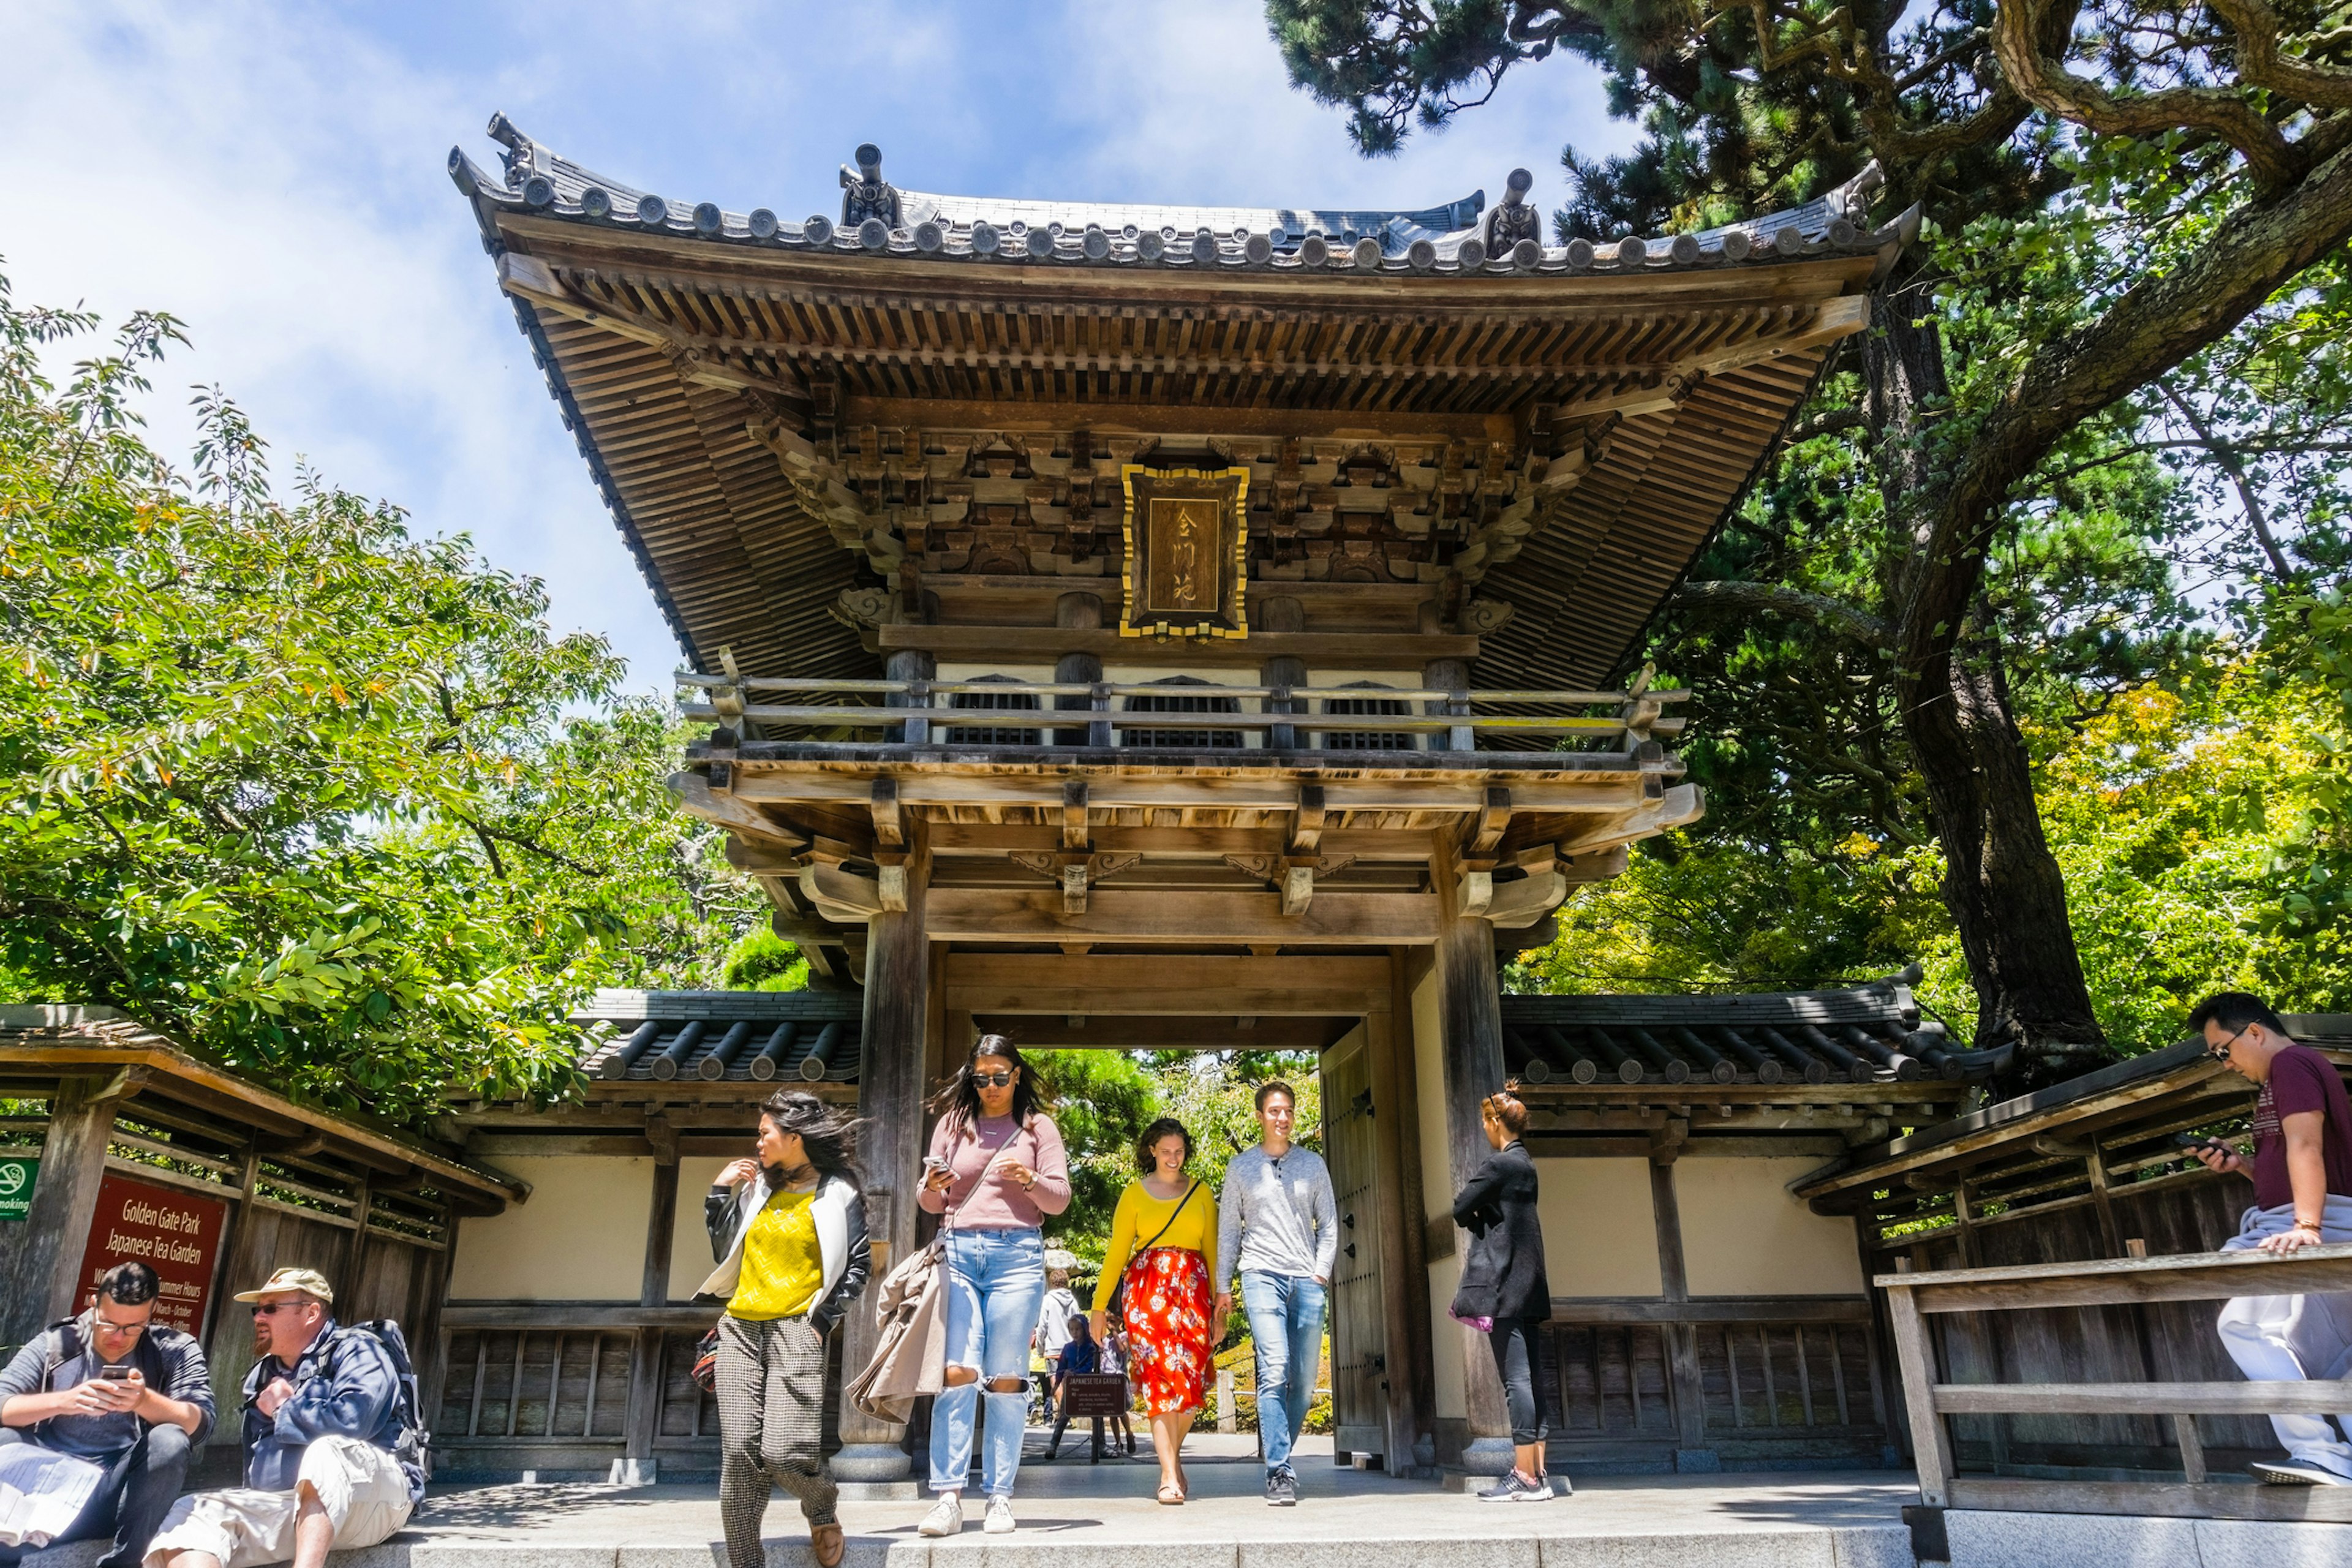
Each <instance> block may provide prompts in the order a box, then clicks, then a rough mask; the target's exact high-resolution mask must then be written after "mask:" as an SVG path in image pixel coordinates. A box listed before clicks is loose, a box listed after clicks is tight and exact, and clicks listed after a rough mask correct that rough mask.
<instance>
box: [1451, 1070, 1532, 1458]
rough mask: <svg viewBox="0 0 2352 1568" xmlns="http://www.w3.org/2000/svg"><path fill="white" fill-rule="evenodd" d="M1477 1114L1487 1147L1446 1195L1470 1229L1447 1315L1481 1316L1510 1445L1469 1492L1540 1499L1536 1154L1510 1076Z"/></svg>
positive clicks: (1477, 1318)
mask: <svg viewBox="0 0 2352 1568" xmlns="http://www.w3.org/2000/svg"><path fill="white" fill-rule="evenodd" d="M1478 1120H1479V1124H1480V1126H1481V1127H1482V1128H1483V1129H1484V1130H1485V1131H1486V1144H1487V1147H1489V1148H1491V1149H1492V1150H1494V1152H1493V1153H1492V1154H1489V1155H1488V1156H1487V1157H1486V1162H1485V1163H1482V1164H1481V1165H1480V1166H1479V1167H1478V1169H1477V1170H1476V1171H1475V1172H1474V1173H1472V1174H1471V1177H1470V1180H1469V1182H1468V1184H1465V1186H1464V1187H1463V1189H1462V1191H1461V1192H1460V1193H1458V1194H1455V1195H1454V1223H1455V1224H1456V1225H1459V1226H1462V1227H1463V1228H1464V1229H1465V1230H1467V1231H1468V1232H1469V1233H1470V1247H1469V1253H1468V1256H1467V1257H1465V1258H1464V1259H1463V1262H1462V1288H1461V1289H1460V1290H1458V1291H1457V1292H1455V1294H1454V1318H1455V1319H1457V1320H1459V1321H1463V1322H1466V1323H1474V1324H1475V1323H1480V1322H1483V1323H1484V1324H1485V1326H1486V1348H1487V1349H1488V1351H1489V1352H1492V1353H1493V1355H1494V1358H1495V1371H1496V1374H1497V1375H1498V1376H1500V1378H1501V1379H1502V1384H1503V1396H1504V1401H1505V1404H1506V1405H1507V1406H1508V1408H1509V1410H1510V1416H1511V1443H1512V1446H1513V1447H1515V1448H1516V1449H1517V1454H1516V1456H1515V1457H1514V1458H1515V1464H1514V1468H1513V1469H1512V1472H1511V1473H1510V1474H1509V1475H1507V1476H1505V1477H1504V1478H1503V1479H1501V1480H1500V1481H1499V1482H1497V1483H1496V1485H1495V1486H1494V1487H1492V1488H1490V1489H1487V1490H1486V1491H1483V1492H1480V1493H1479V1494H1478V1495H1479V1496H1480V1497H1481V1498H1483V1499H1485V1500H1486V1501H1488V1502H1543V1501H1547V1500H1549V1499H1550V1498H1551V1496H1552V1489H1551V1480H1550V1478H1549V1476H1548V1475H1547V1474H1546V1473H1545V1468H1544V1439H1545V1437H1546V1436H1548V1435H1549V1429H1550V1428H1549V1423H1548V1422H1547V1421H1546V1420H1545V1419H1544V1412H1545V1410H1546V1409H1547V1408H1548V1406H1547V1405H1546V1404H1545V1402H1544V1400H1543V1398H1542V1397H1541V1391H1540V1390H1539V1389H1538V1386H1537V1384H1538V1382H1539V1381H1540V1379H1541V1377H1542V1372H1543V1362H1542V1358H1541V1357H1540V1356H1539V1355H1538V1353H1537V1350H1536V1335H1537V1333H1538V1331H1540V1330H1541V1328H1542V1326H1543V1324H1544V1322H1545V1321H1547V1320H1549V1318H1550V1316H1551V1282H1550V1280H1549V1279H1547V1278H1546V1276H1545V1273H1544V1244H1543V1226H1542V1225H1541V1223H1540V1222H1539V1221H1538V1219H1537V1217H1536V1163H1535V1161H1534V1160H1533V1159H1532V1158H1531V1157H1529V1155H1528V1146H1527V1145H1526V1144H1525V1143H1523V1142H1520V1141H1519V1140H1520V1135H1521V1134H1523V1133H1524V1132H1526V1131H1527V1128H1528V1108H1527V1104H1526V1102H1525V1101H1523V1100H1520V1099H1519V1096H1518V1088H1517V1085H1516V1084H1507V1085H1505V1086H1504V1087H1503V1088H1502V1089H1500V1090H1499V1091H1497V1092H1496V1093H1494V1094H1490V1095H1488V1096H1487V1097H1486V1099H1485V1100H1482V1101H1481V1102H1480V1103H1479V1107H1478Z"/></svg>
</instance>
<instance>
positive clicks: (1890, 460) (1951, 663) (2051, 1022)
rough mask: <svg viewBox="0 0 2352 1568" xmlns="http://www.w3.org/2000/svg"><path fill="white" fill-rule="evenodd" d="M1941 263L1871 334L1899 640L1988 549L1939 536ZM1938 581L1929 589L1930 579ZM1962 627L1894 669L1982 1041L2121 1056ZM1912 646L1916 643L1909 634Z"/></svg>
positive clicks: (1977, 569) (2036, 1069)
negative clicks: (1935, 535) (1967, 547)
mask: <svg viewBox="0 0 2352 1568" xmlns="http://www.w3.org/2000/svg"><path fill="white" fill-rule="evenodd" d="M1934 287H1935V279H1934V278H1933V277H1932V276H1930V275H1928V274H1927V273H1926V272H1925V271H1924V270H1923V269H1921V268H1916V267H1914V268H1909V269H1907V270H1906V272H1904V273H1902V274H1899V275H1898V276H1897V277H1896V278H1895V279H1894V280H1892V281H1891V282H1890V283H1889V285H1888V287H1887V288H1886V289H1885V290H1884V291H1883V292H1882V293H1881V294H1880V295H1879V297H1878V300H1877V302H1876V304H1875V305H1874V321H1873V322H1872V327H1873V330H1872V331H1870V332H1869V333H1868V334H1866V335H1865V337H1864V339H1863V341H1862V358H1863V374H1864V381H1865V382H1866V384H1867V385H1868V388H1869V398H1870V403H1869V421H1870V428H1871V433H1872V436H1873V437H1874V441H1873V457H1874V465H1875V468H1876V469H1877V474H1878V479H1879V484H1880V487H1881V489H1882V490H1883V491H1884V492H1885V504H1886V514H1887V527H1888V531H1889V534H1890V538H1889V540H1888V550H1887V552H1886V555H1885V562H1886V564H1885V568H1884V575H1883V578H1882V581H1881V583H1880V591H1881V593H1882V595H1884V598H1883V601H1882V602H1883V603H1884V604H1885V608H1886V618H1887V620H1888V621H1889V622H1890V623H1891V624H1893V625H1894V626H1895V638H1894V640H1895V644H1896V646H1897V647H1903V646H1906V644H1911V642H1912V639H1911V637H1909V636H1906V633H1912V632H1915V631H1916V628H1914V627H1909V626H1904V625H1903V624H1902V622H1903V619H1904V617H1906V616H1908V615H1911V614H1914V613H1916V612H1915V610H1914V606H1916V605H1919V604H1920V603H1921V602H1922V601H1923V600H1927V601H1931V602H1932V601H1935V600H1937V599H1942V600H1944V601H1945V602H1948V601H1949V597H1950V592H1949V591H1950V589H1951V588H1952V587H1954V586H1955V585H1956V584H1952V583H1950V582H1949V581H1945V582H1941V583H1936V582H1935V580H1936V579H1937V578H1945V577H1948V575H1949V574H1960V575H1962V576H1964V577H1966V578H1968V579H1970V581H1969V584H1968V589H1969V591H1968V593H1967V594H1966V595H1965V596H1964V597H1963V599H1962V602H1963V603H1967V602H1969V601H1971V600H1973V599H1975V598H1976V587H1977V584H1976V582H1975V581H1974V579H1978V578H1980V577H1981V576H1982V574H1983V570H1984V562H1983V557H1982V556H1980V555H1969V556H1964V557H1960V558H1958V559H1954V558H1951V557H1949V556H1945V557H1942V558H1938V557H1937V553H1936V552H1935V551H1934V550H1933V549H1932V548H1931V547H1930V543H1929V539H1930V531H1931V530H1932V528H1933V523H1934V518H1935V515H1936V507H1937V501H1938V500H1940V499H1941V495H1940V491H1941V488H1942V486H1941V482H1940V481H1941V479H1942V476H1941V475H1939V474H1938V472H1937V466H1938V464H1937V442H1936V439H1935V432H1934V430H1933V428H1932V426H1933V423H1934V421H1935V420H1936V419H1937V417H1938V416H1940V414H1941V412H1942V411H1943V410H1944V409H1945V408H1947V407H1948V404H1949V390H1950V389H1949V384H1948V382H1947V380H1946V378H1945V374H1944V346H1943V339H1942V334H1941V333H1940V332H1939V331H1937V327H1936V320H1935V315H1934V312H1933V310H1932V309H1931V306H1932V300H1931V299H1930V296H1931V294H1932V292H1933V289H1934ZM1931 583H1932V584H1934V585H1935V586H1936V587H1937V589H1939V590H1941V592H1937V593H1924V592H1923V591H1922V590H1923V589H1925V588H1927V587H1928V586H1929V585H1930V584H1931ZM1962 632H1963V628H1961V627H1958V626H1953V627H1949V628H1947V629H1943V630H1941V631H1940V633H1939V635H1937V636H1936V637H1932V638H1930V639H1928V640H1929V641H1930V642H1931V644H1932V646H1933V647H1935V648H1936V649H1937V652H1935V653H1934V654H1933V655H1932V656H1931V657H1929V658H1927V659H1925V660H1922V661H1921V662H1920V663H1919V664H1918V665H1917V666H1916V668H1908V669H1905V670H1901V671H1899V672H1898V680H1897V689H1898V691H1899V693H1900V700H1901V707H1902V722H1903V730H1904V736H1905V739H1906V741H1907V742H1909V744H1910V747H1911V752H1912V758H1913V761H1914V763H1915V764H1916V766H1917V767H1918V769H1919V773H1920V776H1921V778H1922V779H1923V780H1924V781H1925V782H1926V784H1927V809H1928V816H1929V817H1930V819H1931V826H1933V827H1934V829H1935V832H1936V837H1937V840H1938V841H1939V842H1940V844H1941V845H1942V847H1943V851H1944V865H1945V870H1944V879H1943V894H1944V902H1945V904H1946V906H1947V907H1948V909H1949V910H1951V913H1952V921H1953V924H1954V925H1955V926H1957V927H1958V931H1959V935H1960V951H1961V952H1962V953H1963V954H1965V955H1966V957H1967V959H1968V963H1969V980H1970V982H1971V983H1972V984H1974V985H1975V987H1976V993H1977V1030H1976V1042H1975V1043H1976V1044H1977V1046H1978V1047H1994V1046H2000V1045H2004V1044H2006V1043H2008V1042H2010V1041H2011V1040H2014V1041H2016V1042H2017V1044H2018V1047H2019V1051H2020V1054H2021V1058H2023V1059H2022V1061H2021V1064H2020V1069H2019V1074H2018V1077H2019V1079H2021V1081H2023V1082H2024V1083H2026V1084H2027V1085H2029V1086H2031V1085H2034V1084H2041V1083H2047V1082H2052V1081H2054V1080H2055V1079H2060V1078H2064V1077H2068V1076H2071V1075H2073V1074H2074V1073H2077V1072H2082V1071H2084V1070H2086V1069H2087V1068H2093V1067H2096V1066H2098V1065H2100V1064H2101V1063H2102V1062H2105V1061H2106V1060H2108V1059H2111V1056H2112V1053H2110V1052H2109V1051H2108V1050H2107V1048H2106V1044H2105V1035H2104V1034H2103V1033H2102V1032H2101V1031H2100V1028H2099V1021H2098V1018H2097V1016H2096V1015H2095V1013H2094V1012H2093V1010H2092V1007H2091V994H2090V988H2089V987H2088V985H2086V984H2084V979H2083V965H2082V960H2081V959H2080V958H2079V957H2078V956H2077V955H2076V953H2075V952H2074V928H2073V927H2072V926H2071V925H2070V924H2069V923H2068V921H2067V918H2066V882H2065V879H2064V877H2063V875H2062V874H2061V873H2060V871H2059V869H2058V862H2057V860H2056V858H2054V857H2053V856H2052V854H2051V853H2050V845H2049V842H2048V840H2047V839H2045V838H2044V837H2042V815H2041V810H2040V807H2039V805H2038V804H2037V803H2036V801H2035V799H2034V795H2033V773H2032V765H2031V763H2030V762H2029V761H2028V759H2027V757H2026V753H2025V742H2024V738H2023V737H2022V736H2021V735H2020V734H2019V732H2018V729H2017V723H2016V721H2015V719H2014V718H2013V717H2012V715H2011V707H2010V694H2009V681H2008V679H2007V675H2006V673H2005V671H2004V670H2003V668H2002V667H2001V661H2000V648H1999V647H1997V646H1996V645H1995V644H1994V643H1993V642H1992V640H1991V639H1990V637H1983V636H1981V635H1979V636H1977V637H1972V638H1971V639H1970V640H1969V642H1968V643H1967V645H1966V646H1965V647H1961V636H1962ZM1913 646H1916V644H1914V645H1913Z"/></svg>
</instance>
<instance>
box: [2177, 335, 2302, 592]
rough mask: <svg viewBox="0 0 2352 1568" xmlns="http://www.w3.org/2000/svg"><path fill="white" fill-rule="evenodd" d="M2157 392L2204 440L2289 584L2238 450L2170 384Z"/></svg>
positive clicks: (2274, 566)
mask: <svg viewBox="0 0 2352 1568" xmlns="http://www.w3.org/2000/svg"><path fill="white" fill-rule="evenodd" d="M2156 389H2157V390H2158V392H2161V393H2162V394H2164V395H2165V398H2166V399H2167V401H2168V402H2169V403H2171V405H2172V406H2174V407H2175V408H2178V409H2179V410H2180V416H2181V418H2183V419H2185V420H2187V421H2188V422H2189V428H2190V429H2191V430H2194V431H2195V432H2197V437H2198V439H2200V440H2201V441H2203V442H2204V443H2205V447H2206V450H2208V451H2210V452H2211V453H2212V454H2213V460H2214V461H2215V462H2217V463H2219V464H2221V471H2222V472H2223V473H2225V474H2227V475H2229V476H2230V482H2231V484H2233V485H2235V486H2237V487H2238V504H2239V505H2240V506H2241V507H2243V508H2244V509H2245V512H2246V521H2247V522H2248V523H2250V524H2252V527H2253V531H2254V540H2255V542H2257V543H2259V544H2260V545H2261V546H2262V547H2263V554H2264V555H2267V556H2269V557H2270V562H2271V571H2272V572H2273V574H2275V575H2276V576H2277V578H2278V580H2279V581H2280V582H2282V583H2284V582H2286V581H2288V580H2289V579H2290V578H2292V577H2293V576H2294V572H2293V570H2292V569H2290V568H2289V567H2288V565H2287V563H2286V557H2285V556H2284V554H2282V553H2281V552H2280V551H2279V547H2278V541H2277V540H2275V539H2273V538H2272V537H2271V525H2270V520H2269V518H2267V517H2266V516H2264V515H2263V503H2262V501H2261V500H2259V499H2258V498H2257V497H2256V496H2255V494H2254V487H2253V484H2252V481H2251V480H2249V479H2247V478H2246V465H2245V464H2243V463H2242V462H2240V461H2239V460H2238V454H2237V450H2236V449H2235V448H2234V447H2231V446H2230V445H2229V444H2228V443H2226V442H2222V441H2217V440H2215V439H2214V437H2213V431H2212V428H2211V427H2210V426H2208V425H2207V424H2206V423H2205V419H2204V416H2202V415H2200V414H2199V413H2198V412H2197V409H2196V407H2195V405H2192V404H2191V403H2190V402H2189V400H2188V399H2187V398H2185V397H2183V396H2181V395H2180V394H2179V393H2178V392H2175V391H2174V390H2173V389H2172V384H2171V383H2170V382H2168V381H2159V382H2158V383H2157V384H2156Z"/></svg>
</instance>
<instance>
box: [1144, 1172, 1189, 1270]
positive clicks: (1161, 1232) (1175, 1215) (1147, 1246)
mask: <svg viewBox="0 0 2352 1568" xmlns="http://www.w3.org/2000/svg"><path fill="white" fill-rule="evenodd" d="M1200 1190H1201V1179H1200V1178H1199V1177H1198V1176H1195V1177H1193V1178H1192V1185H1191V1186H1189V1187H1186V1188H1185V1189H1184V1195H1183V1196H1182V1197H1181V1198H1178V1199H1177V1200H1176V1206H1175V1208H1174V1209H1173V1210H1171V1212H1170V1213H1169V1215H1168V1224H1167V1225H1163V1226H1160V1228H1159V1229H1158V1230H1156V1231H1153V1232H1152V1233H1151V1239H1150V1241H1147V1242H1145V1243H1144V1244H1143V1245H1142V1246H1141V1247H1137V1248H1136V1249H1135V1250H1134V1251H1133V1252H1131V1253H1129V1254H1128V1261H1129V1263H1132V1262H1134V1261H1135V1259H1136V1258H1140V1257H1142V1256H1143V1255H1144V1254H1145V1253H1147V1252H1149V1251H1150V1250H1151V1249H1152V1248H1153V1247H1157V1246H1159V1245H1160V1237H1163V1236H1166V1235H1167V1234H1168V1231H1169V1228H1170V1226H1173V1225H1174V1224H1175V1223H1176V1222H1177V1221H1178V1220H1179V1219H1181V1218H1182V1217H1183V1215H1184V1205H1186V1204H1189V1203H1191V1202H1192V1194H1194V1193H1197V1192H1199V1191H1200Z"/></svg>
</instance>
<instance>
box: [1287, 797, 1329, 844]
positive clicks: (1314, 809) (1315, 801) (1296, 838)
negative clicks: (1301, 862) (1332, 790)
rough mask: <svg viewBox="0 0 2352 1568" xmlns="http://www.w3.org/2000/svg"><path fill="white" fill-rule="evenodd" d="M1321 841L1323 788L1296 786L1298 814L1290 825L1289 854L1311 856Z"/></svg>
mask: <svg viewBox="0 0 2352 1568" xmlns="http://www.w3.org/2000/svg"><path fill="white" fill-rule="evenodd" d="M1322 841H1323V786H1322V785H1321V784H1300V785H1299V786H1298V812H1297V817H1296V819H1295V820H1294V821H1293V823H1292V825H1291V830H1290V853H1291V854H1293V855H1312V854H1314V853H1315V849H1316V846H1318V844H1320V843H1321V842H1322Z"/></svg>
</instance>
